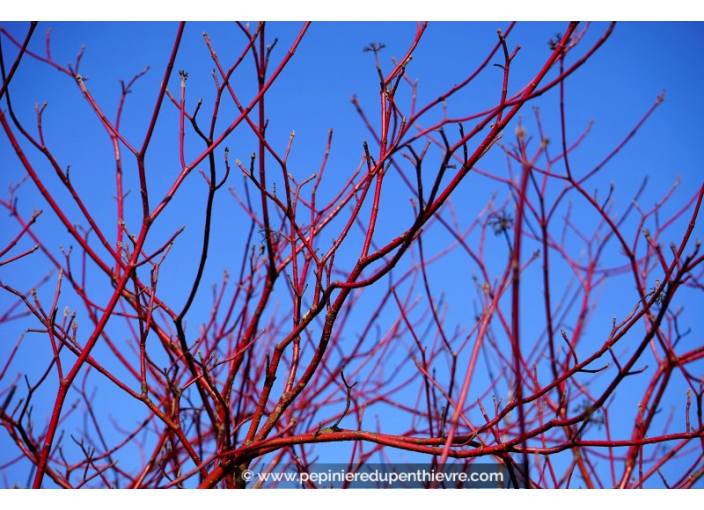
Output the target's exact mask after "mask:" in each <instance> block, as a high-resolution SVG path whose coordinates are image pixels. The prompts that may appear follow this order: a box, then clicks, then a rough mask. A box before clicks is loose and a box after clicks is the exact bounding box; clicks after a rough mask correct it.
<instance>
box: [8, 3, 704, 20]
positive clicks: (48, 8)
mask: <svg viewBox="0 0 704 510" xmlns="http://www.w3.org/2000/svg"><path fill="white" fill-rule="evenodd" d="M692 5H696V3H691V2H687V3H685V2H684V0H670V1H668V2H667V4H666V5H664V4H663V3H662V2H653V1H648V0H641V1H639V2H638V3H637V4H636V3H633V2H618V1H614V0H608V1H607V0H591V1H590V2H566V1H565V0H532V1H528V0H494V1H486V0H479V1H478V0H453V1H451V0H432V1H428V0H424V1H420V0H405V1H404V0H386V1H385V2H384V1H379V0H355V1H354V2H349V3H346V2H334V1H328V2H322V1H321V0H316V1H312V0H258V1H257V0H255V1H249V2H241V1H236V0H235V1H226V0H220V1H217V2H216V1H215V0H198V1H195V2H194V1H185V0H176V1H172V2H154V1H152V2H149V1H148V0H120V1H115V2H96V1H94V0H92V1H90V2H89V1H87V0H64V1H56V0H26V1H22V2H11V1H9V0H4V1H3V6H2V14H1V15H0V16H2V19H3V20H12V21H16V20H27V19H30V18H31V19H39V20H54V21H70V20H80V21H88V20H122V21H138V20H144V21H156V20H164V21H173V20H176V19H181V18H183V19H190V20H232V19H235V18H236V19H243V20H245V19H250V20H255V19H265V20H271V21H278V20H302V19H310V20H313V21H323V20H353V21H373V20H399V21H402V20H416V19H421V18H422V19H428V20H438V21H439V20H453V21H456V20H468V21H469V20H472V21H488V20H496V19H506V18H510V19H513V20H525V21H536V20H547V21H555V20H561V21H564V20H568V19H592V20H606V19H608V20H611V19H616V20H637V21H641V20H642V21H646V20H647V21H658V20H668V21H670V20H681V21H682V20H683V21H690V20H697V19H698V20H701V19H703V18H702V14H701V12H704V11H702V10H697V12H694V9H693V8H692ZM0 23H2V22H1V21H0Z"/></svg>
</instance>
